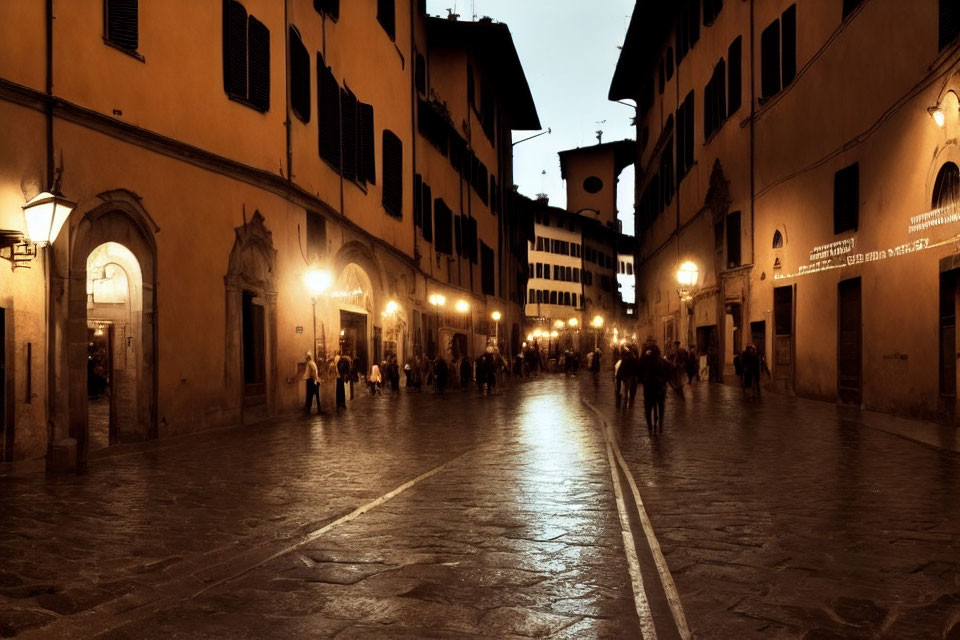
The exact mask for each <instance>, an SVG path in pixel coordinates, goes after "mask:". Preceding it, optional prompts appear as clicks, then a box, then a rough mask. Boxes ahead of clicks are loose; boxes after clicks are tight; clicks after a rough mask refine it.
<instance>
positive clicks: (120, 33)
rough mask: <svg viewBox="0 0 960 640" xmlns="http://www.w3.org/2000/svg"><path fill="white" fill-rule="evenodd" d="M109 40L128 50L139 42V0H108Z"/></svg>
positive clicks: (135, 48)
mask: <svg viewBox="0 0 960 640" xmlns="http://www.w3.org/2000/svg"><path fill="white" fill-rule="evenodd" d="M106 3H107V40H109V41H110V42H112V43H113V44H115V45H117V46H118V47H120V48H121V49H126V50H127V51H136V50H137V46H138V44H139V22H138V15H137V14H138V13H139V0H106Z"/></svg>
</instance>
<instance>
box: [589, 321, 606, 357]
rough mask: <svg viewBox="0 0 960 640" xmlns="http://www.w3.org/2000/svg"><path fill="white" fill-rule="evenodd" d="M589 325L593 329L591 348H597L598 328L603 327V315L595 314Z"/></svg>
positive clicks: (598, 339) (598, 340)
mask: <svg viewBox="0 0 960 640" xmlns="http://www.w3.org/2000/svg"><path fill="white" fill-rule="evenodd" d="M590 326H592V327H593V329H594V334H593V350H594V351H596V350H597V344H598V343H599V342H600V330H601V329H603V316H601V315H595V316H593V320H592V321H591V322H590Z"/></svg>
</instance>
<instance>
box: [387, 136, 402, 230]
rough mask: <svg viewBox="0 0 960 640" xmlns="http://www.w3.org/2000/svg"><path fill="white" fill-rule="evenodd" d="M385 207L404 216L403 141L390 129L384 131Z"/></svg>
mask: <svg viewBox="0 0 960 640" xmlns="http://www.w3.org/2000/svg"><path fill="white" fill-rule="evenodd" d="M382 186H383V208H384V209H386V210H387V213H389V214H390V215H392V216H395V217H397V218H400V217H402V216H403V142H402V141H401V140H400V138H398V137H397V134H395V133H394V132H392V131H390V130H384V132H383V185H382Z"/></svg>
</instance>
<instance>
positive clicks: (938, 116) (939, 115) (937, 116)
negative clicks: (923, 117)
mask: <svg viewBox="0 0 960 640" xmlns="http://www.w3.org/2000/svg"><path fill="white" fill-rule="evenodd" d="M927 113H929V114H930V115H931V116H932V117H933V121H934V122H936V123H937V126H938V127H942V126H943V123H944V122H945V121H946V119H945V117H944V115H943V109H941V108H940V105H937V106H935V107H929V108H927Z"/></svg>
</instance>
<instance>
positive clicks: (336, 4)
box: [313, 0, 340, 20]
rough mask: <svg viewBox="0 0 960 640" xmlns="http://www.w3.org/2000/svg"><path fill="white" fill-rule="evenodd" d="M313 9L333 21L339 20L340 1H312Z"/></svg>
mask: <svg viewBox="0 0 960 640" xmlns="http://www.w3.org/2000/svg"><path fill="white" fill-rule="evenodd" d="M313 8H314V9H316V10H317V12H318V13H325V14H326V15H328V16H330V17H331V18H333V19H334V20H337V19H339V18H340V0H313Z"/></svg>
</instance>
